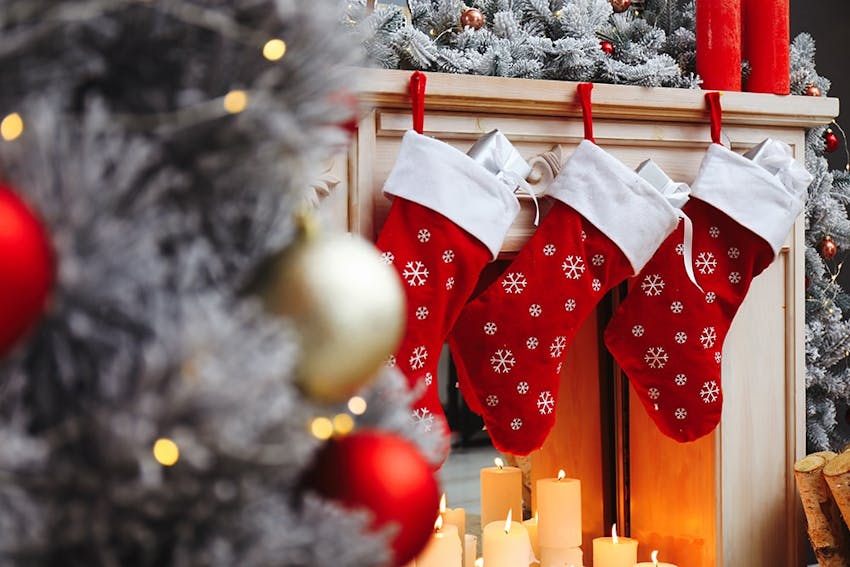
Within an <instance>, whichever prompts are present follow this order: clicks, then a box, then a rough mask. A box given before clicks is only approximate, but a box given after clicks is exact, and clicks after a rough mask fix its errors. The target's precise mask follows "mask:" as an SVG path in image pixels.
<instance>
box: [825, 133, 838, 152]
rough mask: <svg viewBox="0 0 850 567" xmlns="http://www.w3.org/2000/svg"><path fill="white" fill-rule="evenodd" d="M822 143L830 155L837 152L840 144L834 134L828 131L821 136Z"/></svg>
mask: <svg viewBox="0 0 850 567" xmlns="http://www.w3.org/2000/svg"><path fill="white" fill-rule="evenodd" d="M823 141H824V145H823V147H824V149H825V150H826V151H828V152H829V153H832V152H834V151H835V150H837V149H838V146H839V144H840V142H839V140H838V136H836V135H835V132H833V131H832V130H830V129H827V131H826V133H825V134H824V135H823Z"/></svg>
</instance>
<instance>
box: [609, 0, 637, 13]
mask: <svg viewBox="0 0 850 567" xmlns="http://www.w3.org/2000/svg"><path fill="white" fill-rule="evenodd" d="M631 5H632V0H611V7H612V8H614V11H615V12H617V13H618V14H619V13H621V12H625V11H626V10H628V9H629V6H631Z"/></svg>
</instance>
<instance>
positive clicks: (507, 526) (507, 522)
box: [505, 508, 513, 534]
mask: <svg viewBox="0 0 850 567" xmlns="http://www.w3.org/2000/svg"><path fill="white" fill-rule="evenodd" d="M512 515H513V509H511V508H508V519H507V520H505V533H506V534H509V533H511V516H512Z"/></svg>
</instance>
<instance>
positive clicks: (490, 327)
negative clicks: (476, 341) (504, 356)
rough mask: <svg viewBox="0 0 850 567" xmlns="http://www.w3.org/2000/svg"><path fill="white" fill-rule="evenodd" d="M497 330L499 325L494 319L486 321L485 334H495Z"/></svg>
mask: <svg viewBox="0 0 850 567" xmlns="http://www.w3.org/2000/svg"><path fill="white" fill-rule="evenodd" d="M497 330H498V327H497V326H496V323H494V322H493V321H488V322H487V323H484V334H485V335H491V336H492V335H495V334H496V331H497Z"/></svg>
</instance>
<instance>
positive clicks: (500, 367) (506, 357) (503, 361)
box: [490, 349, 516, 374]
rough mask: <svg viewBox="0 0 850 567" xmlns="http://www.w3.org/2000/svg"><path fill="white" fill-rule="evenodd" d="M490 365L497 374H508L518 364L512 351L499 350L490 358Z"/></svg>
mask: <svg viewBox="0 0 850 567" xmlns="http://www.w3.org/2000/svg"><path fill="white" fill-rule="evenodd" d="M490 364H492V365H493V372H495V373H496V374H507V373H508V372H510V371H511V369H513V367H514V365H515V364H516V358H514V354H513V353H512V352H511V351H510V350H508V349H499V350H497V351H496V352H495V353H493V356H491V357H490Z"/></svg>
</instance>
